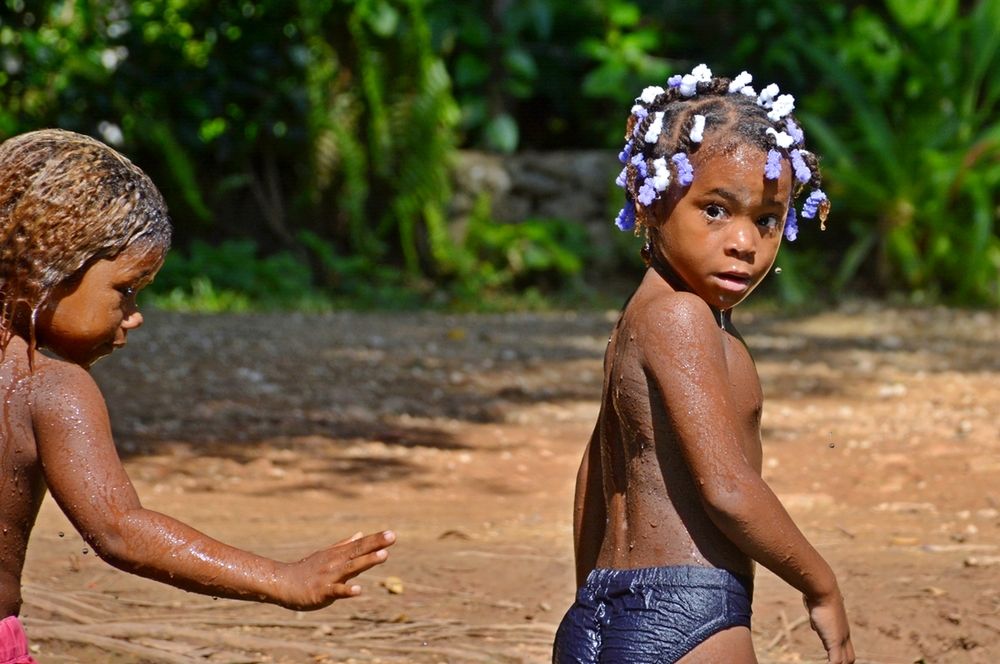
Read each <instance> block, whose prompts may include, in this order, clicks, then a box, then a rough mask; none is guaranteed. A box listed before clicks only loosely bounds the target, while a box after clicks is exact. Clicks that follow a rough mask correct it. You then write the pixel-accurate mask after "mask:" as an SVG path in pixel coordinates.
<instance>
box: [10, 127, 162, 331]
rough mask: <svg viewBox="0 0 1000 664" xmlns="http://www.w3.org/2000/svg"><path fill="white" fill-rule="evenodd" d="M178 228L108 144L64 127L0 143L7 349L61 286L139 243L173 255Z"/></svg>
mask: <svg viewBox="0 0 1000 664" xmlns="http://www.w3.org/2000/svg"><path fill="white" fill-rule="evenodd" d="M170 239H171V227H170V219H169V217H168V215H167V206H166V203H164V201H163V197H162V196H161V195H160V192H159V191H158V190H157V189H156V186H155V185H154V184H153V182H152V181H151V180H150V179H149V177H148V176H147V175H146V174H145V173H143V172H142V171H141V170H140V169H139V168H138V167H137V166H135V165H134V164H133V163H132V162H130V161H129V160H128V159H126V158H125V157H123V156H122V155H120V154H119V153H118V152H116V151H115V150H113V149H111V148H110V147H108V146H107V145H105V144H104V143H101V142H100V141H97V140H95V139H93V138H90V137H88V136H83V135H81V134H77V133H74V132H70V131H64V130H61V129H42V130H39V131H33V132H28V133H26V134H21V135H19V136H15V137H13V138H10V139H8V140H6V141H4V142H3V143H2V144H0V350H2V349H4V348H6V346H7V343H8V342H9V340H10V337H11V335H12V334H13V326H14V323H15V317H16V316H21V315H24V312H28V313H29V315H30V319H29V320H28V324H29V330H28V333H29V335H30V336H31V339H30V340H29V341H30V344H31V346H32V347H33V346H34V321H35V317H36V316H37V314H38V310H39V308H40V307H41V306H42V304H43V303H44V301H45V299H46V297H47V296H48V295H49V293H51V292H52V289H53V288H55V287H56V286H57V285H59V284H60V283H63V282H64V281H66V280H67V279H70V278H72V277H74V276H76V275H78V274H79V273H80V272H81V270H83V269H85V268H87V267H89V266H90V265H91V264H92V263H93V262H94V261H96V260H99V259H102V258H103V259H112V258H114V257H115V256H117V255H118V254H120V253H121V252H122V250H124V249H125V248H126V247H128V246H130V245H132V244H134V243H136V242H140V241H141V242H144V243H146V242H148V243H149V246H150V249H151V250H155V249H159V250H161V251H163V252H166V250H167V248H168V247H169V246H170Z"/></svg>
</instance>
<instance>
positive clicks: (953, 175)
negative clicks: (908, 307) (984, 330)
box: [791, 0, 1000, 304]
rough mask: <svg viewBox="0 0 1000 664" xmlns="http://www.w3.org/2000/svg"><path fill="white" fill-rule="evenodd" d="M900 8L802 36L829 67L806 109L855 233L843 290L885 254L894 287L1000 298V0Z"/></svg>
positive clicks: (802, 47) (810, 53)
mask: <svg viewBox="0 0 1000 664" xmlns="http://www.w3.org/2000/svg"><path fill="white" fill-rule="evenodd" d="M887 9H888V12H887V13H886V15H881V14H877V13H875V12H873V11H871V10H869V9H867V8H865V7H858V8H856V9H854V10H853V11H852V12H851V13H850V15H849V16H848V19H847V20H846V21H843V22H842V23H841V24H840V26H839V27H837V28H836V29H835V30H833V31H832V32H831V33H830V35H829V37H827V38H825V39H824V40H823V41H820V42H817V40H816V39H809V40H808V41H807V40H806V39H805V38H796V39H793V40H792V41H791V43H792V44H794V45H795V47H796V48H797V49H798V52H799V53H800V54H801V55H802V56H803V57H804V58H805V59H806V60H807V61H808V62H809V63H810V64H811V65H812V66H814V67H815V68H816V70H817V71H818V72H820V73H821V74H822V76H823V79H822V80H821V82H820V85H819V86H817V92H816V93H815V94H813V95H812V96H810V97H807V98H806V99H805V101H804V103H803V107H804V111H802V112H800V114H799V115H800V117H801V118H802V119H803V121H804V123H805V124H806V125H807V128H808V129H809V130H810V137H811V138H812V139H813V141H814V142H816V143H818V144H819V147H820V153H821V154H823V155H824V156H825V158H826V160H825V162H824V170H825V172H826V175H827V177H828V179H829V181H830V189H831V190H832V191H831V193H832V198H833V199H834V201H836V208H835V210H836V217H837V219H844V220H846V221H847V223H848V228H849V230H850V232H851V234H852V235H853V238H854V240H853V243H852V244H851V246H850V247H849V248H848V249H847V251H846V252H845V253H844V258H843V260H842V261H841V263H840V268H839V271H838V274H837V278H836V282H835V287H836V288H837V289H841V288H843V287H845V286H846V285H847V284H848V283H849V282H850V281H851V280H852V278H854V277H855V275H856V274H857V272H858V271H859V270H861V269H862V266H863V264H864V263H865V260H866V257H867V255H868V254H869V253H871V252H876V258H877V260H876V262H875V268H876V270H877V273H876V277H877V278H878V280H879V282H880V283H881V284H883V285H884V286H885V287H888V288H890V289H892V290H907V291H909V292H911V293H912V294H913V295H914V296H915V297H924V298H940V297H947V298H948V299H951V300H957V301H960V302H968V303H972V302H991V303H993V304H1000V286H998V279H997V277H998V272H1000V239H998V234H997V231H998V220H1000V213H998V207H997V206H998V202H997V196H996V192H997V188H998V186H1000V77H998V76H997V72H1000V32H998V31H997V30H996V29H995V28H996V26H997V25H1000V1H998V0H980V1H979V2H977V3H976V4H975V6H974V8H973V9H972V11H971V12H969V13H968V14H965V15H957V3H956V2H946V3H940V2H934V3H928V2H918V3H908V2H895V1H893V2H888V3H887Z"/></svg>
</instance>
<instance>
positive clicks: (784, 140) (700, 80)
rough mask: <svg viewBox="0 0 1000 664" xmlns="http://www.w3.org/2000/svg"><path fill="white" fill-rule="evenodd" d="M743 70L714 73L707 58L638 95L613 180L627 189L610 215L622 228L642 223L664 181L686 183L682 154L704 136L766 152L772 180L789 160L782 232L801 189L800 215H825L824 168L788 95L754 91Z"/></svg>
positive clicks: (688, 170)
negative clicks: (789, 184)
mask: <svg viewBox="0 0 1000 664" xmlns="http://www.w3.org/2000/svg"><path fill="white" fill-rule="evenodd" d="M751 79H752V77H751V76H750V75H749V74H748V73H746V72H743V73H741V74H740V75H739V76H737V77H736V78H735V79H729V78H725V77H715V76H712V73H711V71H710V70H709V69H708V68H707V67H706V66H705V65H699V66H698V67H696V68H695V69H694V71H692V73H691V74H688V75H685V76H679V75H678V76H672V77H671V78H670V79H669V80H668V81H667V87H666V88H662V87H659V86H651V87H648V88H646V89H645V90H643V92H642V95H640V96H639V97H637V98H636V100H635V105H634V106H633V107H632V110H631V112H630V113H629V117H628V121H627V123H626V126H625V139H626V143H625V148H624V149H623V150H622V152H621V154H620V155H619V159H620V160H621V161H622V163H623V164H624V167H623V169H622V171H621V173H620V174H619V176H618V179H617V184H618V185H619V186H620V187H622V188H623V189H624V190H625V199H626V202H625V207H623V208H622V211H621V212H620V213H619V215H618V218H617V219H616V220H615V223H616V225H617V226H618V227H619V228H620V229H621V230H632V229H633V228H636V226H637V225H640V226H641V225H647V224H645V222H646V221H648V220H647V215H648V214H650V208H651V206H652V204H653V201H655V200H657V199H659V198H660V195H661V194H662V193H663V192H665V191H667V189H668V188H669V187H670V186H681V187H686V186H688V185H690V184H691V182H692V181H693V178H694V177H696V174H695V173H694V171H693V169H692V167H691V162H690V161H689V159H688V157H689V156H690V155H692V154H694V153H696V152H697V151H698V150H699V148H700V146H701V145H702V142H703V138H704V136H705V135H711V137H712V138H713V145H714V146H715V147H716V148H722V149H725V148H729V147H733V146H736V145H740V144H743V145H750V146H753V147H756V148H758V149H760V150H761V152H762V153H764V154H765V155H766V158H765V163H764V166H765V168H764V172H765V177H767V178H768V179H776V178H777V177H779V175H780V172H781V161H782V160H788V162H789V163H790V165H791V167H792V169H791V170H792V182H793V190H792V200H791V201H790V204H789V208H788V216H787V217H786V220H785V236H786V237H787V238H788V239H789V240H794V239H795V236H796V234H797V232H798V225H797V215H796V213H795V206H794V203H795V199H796V198H797V197H798V196H799V195H800V194H801V193H802V191H804V190H805V189H806V188H810V189H812V192H811V194H810V195H809V197H808V198H807V200H806V201H805V203H804V204H803V206H802V216H803V217H805V218H812V217H815V216H817V215H818V216H819V218H820V221H821V222H823V221H825V219H826V215H827V212H828V210H829V201H828V199H827V197H826V194H825V193H823V191H822V190H821V189H820V186H821V185H822V174H821V173H820V168H819V161H818V159H817V158H816V156H815V155H814V154H813V153H812V152H810V151H809V150H807V149H806V148H805V135H804V132H803V131H802V129H801V127H800V125H799V124H798V121H797V120H796V119H795V118H794V116H793V115H792V113H791V110H792V108H793V107H794V102H795V100H794V98H793V97H792V96H791V95H780V96H778V88H777V86H776V85H773V84H772V85H769V86H767V87H766V88H764V90H763V91H761V92H760V93H759V94H758V93H757V92H756V91H755V90H754V89H753V88H752V87H750V86H749V82H750V81H751Z"/></svg>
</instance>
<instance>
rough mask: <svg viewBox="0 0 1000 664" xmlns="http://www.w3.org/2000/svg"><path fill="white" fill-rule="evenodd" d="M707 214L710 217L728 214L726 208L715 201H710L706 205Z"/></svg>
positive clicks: (717, 217)
mask: <svg viewBox="0 0 1000 664" xmlns="http://www.w3.org/2000/svg"><path fill="white" fill-rule="evenodd" d="M705 216H706V217H708V218H709V219H722V218H723V217H725V216H726V208H724V207H722V206H721V205H716V204H715V203H710V204H709V205H706V206H705Z"/></svg>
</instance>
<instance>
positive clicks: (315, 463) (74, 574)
mask: <svg viewBox="0 0 1000 664" xmlns="http://www.w3.org/2000/svg"><path fill="white" fill-rule="evenodd" d="M737 320H738V324H739V325H740V327H741V330H742V331H743V332H744V335H745V336H746V338H747V341H748V343H749V345H750V347H751V349H752V350H753V351H754V354H755V358H756V361H757V364H758V369H759V371H760V374H761V378H762V381H763V383H764V390H765V395H766V407H765V412H764V427H765V458H766V461H765V475H766V478H767V479H768V481H769V482H770V483H771V484H772V486H773V488H774V489H775V491H776V492H777V493H778V494H779V496H781V497H782V499H783V500H784V502H785V503H786V505H787V506H788V508H789V511H790V512H792V514H793V516H794V517H795V518H796V520H797V522H798V523H799V524H800V526H801V527H802V528H803V530H804V531H805V532H806V533H807V535H808V536H809V537H810V539H811V540H812V541H813V542H814V543H815V544H816V545H817V546H818V547H819V548H820V549H821V550H822V552H823V553H824V554H825V555H826V556H827V557H828V559H829V560H830V561H831V562H832V563H833V565H834V567H835V568H836V569H837V571H838V572H839V576H840V579H841V583H842V586H843V589H844V591H845V594H846V596H847V598H848V603H849V609H850V611H851V616H852V619H853V630H854V634H855V643H856V645H857V648H858V652H859V655H860V659H859V661H860V662H868V663H875V662H877V663H879V664H888V663H893V664H896V663H899V664H903V663H907V664H909V663H912V662H915V661H924V662H927V663H939V662H940V663H948V662H956V663H958V662H961V663H984V664H986V663H989V664H993V663H995V662H998V661H1000V425H998V422H997V413H998V412H1000V381H998V377H1000V316H998V315H997V314H995V313H991V314H987V313H970V312H958V311H952V310H944V309H933V310H920V311H907V310H899V309H889V308H885V307H883V306H881V305H863V306H862V305H857V306H854V307H845V308H843V309H841V310H839V311H836V312H833V313H829V314H823V315H818V316H810V317H805V318H801V319H794V320H793V319H787V318H781V317H774V316H771V315H766V314H761V313H758V314H755V315H754V314H750V313H748V312H742V313H741V314H739V315H738V316H737ZM612 323H613V315H612V314H599V313H586V314H583V313H580V314H552V315H529V314H517V315H505V316H442V315H431V314H402V315H387V314H378V315H359V314H339V315H332V316H243V317H230V316H225V317H193V316H181V315H166V314H155V313H154V314H153V315H150V316H149V317H148V319H147V326H146V327H145V328H144V329H143V330H142V331H141V332H139V333H137V334H136V335H135V337H134V340H133V346H132V347H130V348H129V349H128V350H127V351H124V352H122V353H120V354H119V355H117V356H115V357H113V358H111V359H109V360H107V361H105V362H103V363H101V364H100V365H98V367H96V368H95V375H96V376H97V378H98V380H99V381H100V383H101V385H102V387H103V388H104V389H105V391H106V394H107V396H108V401H109V405H110V408H111V411H112V417H113V420H114V425H115V428H116V434H117V439H118V441H119V444H120V447H121V449H122V452H123V455H125V456H126V464H127V466H128V469H129V472H130V474H131V475H132V477H133V479H134V481H135V483H136V485H137V488H138V490H139V493H140V495H141V496H142V497H143V500H144V503H145V504H146V505H147V506H148V507H151V508H153V509H158V510H161V511H164V512H167V513H169V514H172V515H175V516H178V517H180V518H182V519H184V520H186V521H188V522H189V523H191V524H193V525H195V526H196V527H198V528H200V529H202V530H204V531H206V532H208V533H210V534H213V535H215V536H217V537H220V538H222V539H224V540H227V541H230V542H232V543H234V544H237V545H241V546H245V547H248V548H251V549H253V550H256V551H258V552H261V553H264V554H267V555H271V556H275V557H282V558H288V559H291V558H295V557H297V556H301V555H304V554H306V553H308V552H310V551H312V550H313V549H315V548H318V547H320V546H322V545H324V544H326V543H329V542H332V541H335V540H338V539H341V538H343V537H345V536H347V535H349V534H350V533H352V532H354V531H355V530H365V531H372V530H377V529H381V528H385V527H392V528H394V529H396V530H397V531H398V533H399V543H398V545H397V546H396V547H394V549H393V551H392V556H391V560H390V562H389V563H387V564H386V565H384V566H382V567H380V568H378V569H376V570H375V571H374V572H373V573H369V574H367V575H366V576H364V577H362V580H363V583H364V586H365V595H364V596H363V597H361V598H357V599H353V600H350V601H345V602H341V603H338V604H335V605H334V606H333V607H331V608H329V609H326V610H323V611H319V612H315V613H301V614H300V613H294V612H288V611H283V610H281V609H277V608H274V607H260V606H256V605H250V604H244V603H240V602H234V601H227V600H218V601H213V600H212V599H211V598H207V597H201V596H196V595H190V594H187V593H183V592H181V591H178V590H174V589H172V588H169V587H166V586H161V585H159V584H155V583H152V582H147V581H144V580H142V579H138V578H135V577H132V576H130V575H126V574H123V573H121V572H118V571H116V570H114V569H112V568H111V567H109V566H108V565H106V564H104V563H103V562H101V561H100V560H98V559H96V558H95V556H94V555H93V554H92V553H91V552H89V551H87V550H86V545H85V543H84V542H83V541H82V540H81V538H80V537H79V535H78V534H77V533H76V532H75V531H74V530H73V529H72V527H71V526H70V525H69V524H68V522H67V521H66V519H65V517H63V516H62V514H61V513H60V512H59V511H58V509H57V508H56V507H55V506H54V504H53V503H52V502H51V500H48V499H47V501H46V504H45V505H44V507H43V509H42V513H41V515H40V516H39V520H38V525H37V526H36V528H35V533H34V536H33V539H32V543H31V549H30V552H29V560H28V565H27V568H26V571H25V579H26V582H27V584H26V589H25V598H26V603H25V608H24V612H23V615H24V618H25V622H26V624H27V627H28V631H29V635H30V636H31V638H32V641H33V644H34V645H35V647H36V649H37V650H38V652H37V653H36V656H37V657H38V658H39V660H40V662H42V664H49V663H69V662H87V663H91V662H101V663H111V664H121V663H126V662H129V663H137V662H187V663H192V662H215V663H218V662H225V663H230V664H235V663H237V662H352V661H356V662H512V663H513V662H532V663H533V662H546V661H547V660H548V656H549V647H550V643H551V639H552V634H553V631H554V629H555V626H556V624H557V623H558V621H559V619H560V618H561V615H562V612H563V611H564V610H565V609H566V607H567V606H568V605H569V603H570V602H571V600H572V586H573V573H572V551H571V524H570V503H571V495H572V484H573V476H574V473H575V470H576V465H577V463H578V459H579V455H580V453H581V451H582V446H583V444H584V443H585V441H586V439H587V437H588V436H589V434H590V431H591V428H592V427H593V423H594V419H595V417H596V410H597V401H598V397H599V394H600V371H601V356H602V353H603V348H604V343H605V341H606V339H607V334H608V332H609V330H610V328H611V326H612ZM397 581H398V582H400V583H401V588H400V587H397V586H396V582H397ZM386 586H392V587H393V588H394V589H396V590H400V589H401V590H402V592H401V593H400V594H392V593H390V592H389V590H388V589H387V588H386ZM754 610H755V614H754V626H753V630H754V638H755V642H756V646H757V651H758V655H759V657H760V659H761V661H762V662H818V661H821V659H820V657H821V654H822V650H821V648H820V646H819V642H818V640H817V639H816V638H815V637H814V636H813V634H812V632H811V630H810V629H809V626H808V624H807V623H806V622H805V621H804V615H805V614H804V612H803V610H802V609H801V603H800V601H799V599H798V597H797V596H796V593H795V592H794V591H792V590H790V589H789V588H787V587H786V586H784V585H783V584H782V583H780V582H779V581H778V580H777V579H776V578H775V577H774V576H773V575H772V574H770V573H769V572H768V571H767V570H760V571H759V573H758V582H757V591H756V599H755V602H754ZM921 658H923V659H922V660H921Z"/></svg>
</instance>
